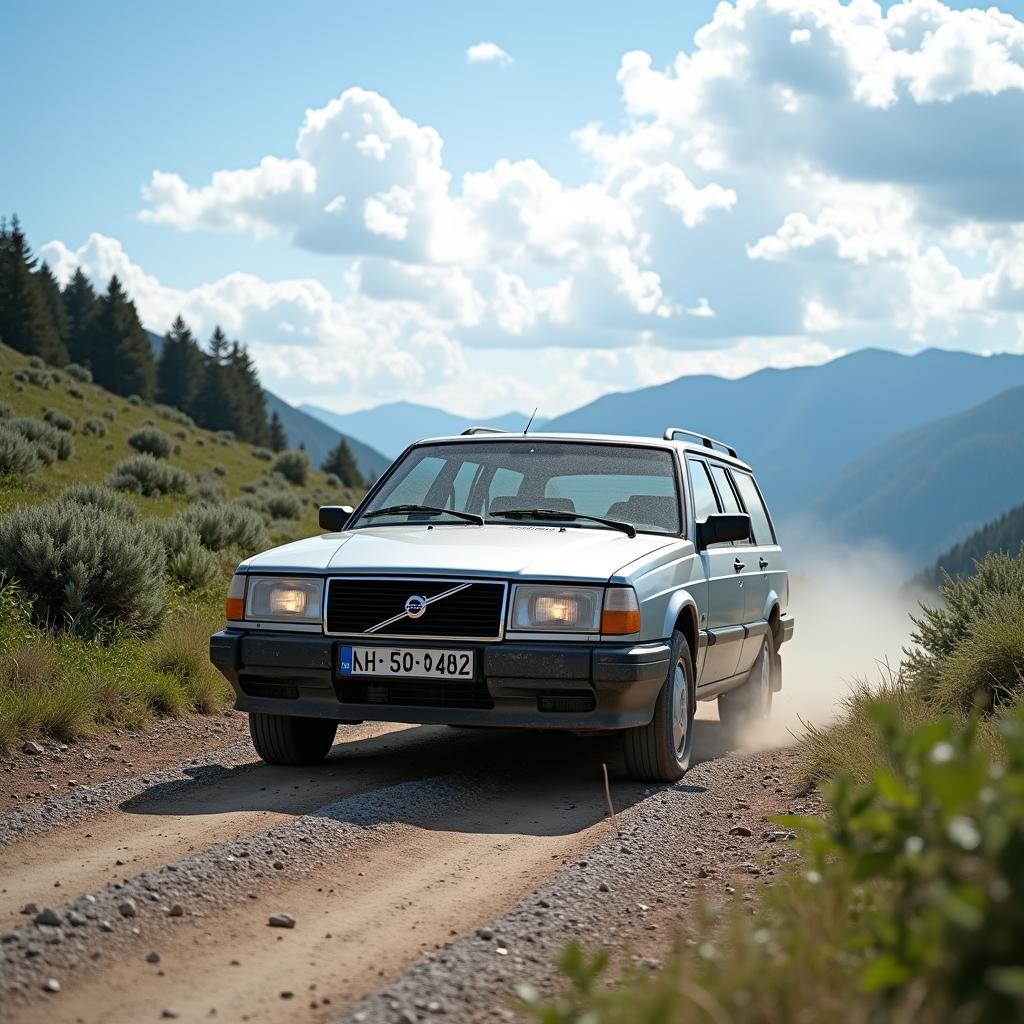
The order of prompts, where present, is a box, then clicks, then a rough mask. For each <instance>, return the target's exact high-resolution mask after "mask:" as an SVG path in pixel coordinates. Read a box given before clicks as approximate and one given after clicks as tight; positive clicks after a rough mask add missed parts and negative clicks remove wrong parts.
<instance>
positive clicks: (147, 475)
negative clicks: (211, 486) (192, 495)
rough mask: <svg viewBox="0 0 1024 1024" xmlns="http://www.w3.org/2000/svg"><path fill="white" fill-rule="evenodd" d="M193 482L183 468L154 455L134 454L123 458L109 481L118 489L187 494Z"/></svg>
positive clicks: (143, 492)
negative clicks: (171, 464) (169, 463)
mask: <svg viewBox="0 0 1024 1024" xmlns="http://www.w3.org/2000/svg"><path fill="white" fill-rule="evenodd" d="M191 482H192V478H191V476H190V475H189V474H188V473H186V472H185V471H184V470H183V469H178V468H177V467H175V466H170V465H168V464H167V463H166V462H163V461H161V460H160V459H157V458H154V457H153V456H152V455H133V456H131V457H130V458H127V459H122V460H121V461H120V462H119V463H118V464H117V465H116V466H115V467H114V472H113V474H112V475H111V477H110V479H109V480H108V481H107V483H108V484H109V485H110V486H111V487H113V488H114V489H115V490H118V491H134V492H136V493H137V494H142V495H145V496H147V497H148V496H152V495H154V494H186V493H187V492H188V489H189V485H190V484H191Z"/></svg>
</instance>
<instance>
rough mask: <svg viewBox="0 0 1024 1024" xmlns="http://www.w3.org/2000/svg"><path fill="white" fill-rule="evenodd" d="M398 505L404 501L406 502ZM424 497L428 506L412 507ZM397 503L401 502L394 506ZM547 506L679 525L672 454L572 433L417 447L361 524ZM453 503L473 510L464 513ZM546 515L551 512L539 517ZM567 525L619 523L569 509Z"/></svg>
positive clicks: (466, 517)
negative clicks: (574, 437) (578, 438)
mask: <svg viewBox="0 0 1024 1024" xmlns="http://www.w3.org/2000/svg"><path fill="white" fill-rule="evenodd" d="M396 506H404V507H403V508H402V509H400V510H399V509H397V508H396ZM409 506H419V508H409ZM388 509H393V510H394V511H387V512H385V511H384V510H388ZM534 509H544V510H548V511H555V512H561V513H577V514H579V515H581V516H600V517H602V518H605V519H610V520H615V521H616V522H620V523H629V524H631V525H632V526H634V527H635V528H636V529H637V530H638V531H640V532H642V533H665V534H679V532H680V531H681V523H680V519H679V492H678V488H677V484H676V473H675V462H674V460H673V457H672V454H671V453H670V452H667V451H663V450H661V449H657V448H645V447H640V446H636V447H633V446H630V445H624V444H619V445H616V444H585V443H576V442H566V441H542V440H538V441H532V440H531V441H498V440H495V441H486V442H485V441H473V442H466V443H462V444H460V443H457V442H456V443H450V444H436V445H419V446H417V447H416V448H413V449H412V450H411V451H410V452H409V453H408V454H407V455H406V456H405V457H404V458H403V459H402V460H401V461H400V462H399V464H398V465H397V466H396V467H395V469H394V470H393V471H392V472H391V474H390V475H389V476H388V477H387V479H386V480H385V481H384V483H383V485H382V486H381V489H380V490H379V491H378V492H377V493H376V494H375V495H374V496H373V500H372V501H371V502H370V503H369V504H368V505H367V507H366V508H365V509H364V510H363V511H362V514H361V515H360V517H359V519H358V520H357V521H356V522H355V523H354V524H353V526H355V527H360V526H371V525H372V526H381V525H387V524H395V523H403V524H404V523H410V522H423V523H427V522H429V523H431V524H433V525H441V524H445V525H455V524H459V523H463V524H465V523H466V522H467V521H470V520H471V519H475V517H477V516H480V517H483V519H484V520H485V521H487V522H493V523H504V524H506V525H508V524H510V523H513V522H515V523H522V522H529V521H530V517H529V516H523V517H517V518H516V519H514V520H513V519H509V518H507V517H504V516H502V515H501V513H506V512H515V511H519V510H525V511H530V510H534ZM445 510H448V511H450V512H458V513H462V514H463V515H462V516H460V517H458V518H456V517H455V516H453V515H446V514H444V513H445ZM536 520H537V522H542V521H544V520H543V519H542V518H541V517H539V516H538V517H536ZM558 525H559V526H564V527H565V528H567V529H572V528H578V529H612V528H613V527H611V526H607V525H605V524H601V523H595V522H592V521H587V520H585V519H578V520H573V519H571V518H570V517H569V516H566V517H564V518H560V520H559V522H558Z"/></svg>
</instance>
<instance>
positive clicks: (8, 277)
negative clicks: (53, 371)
mask: <svg viewBox="0 0 1024 1024" xmlns="http://www.w3.org/2000/svg"><path fill="white" fill-rule="evenodd" d="M35 265H36V260H35V257H34V256H33V255H32V252H31V250H30V249H29V247H28V242H27V241H26V239H25V234H24V232H23V231H22V230H21V224H20V223H19V222H18V218H17V217H14V218H12V220H11V226H10V228H8V227H7V225H6V223H0V341H3V342H4V344H6V345H10V346H11V348H15V349H17V350H18V351H19V352H24V353H26V354H28V355H34V356H41V357H42V358H43V359H45V360H46V361H47V362H50V363H57V364H60V365H63V363H65V362H66V361H67V353H66V352H65V351H64V346H63V343H62V342H61V339H60V337H59V336H58V334H57V332H56V330H55V329H54V327H53V323H52V322H51V319H50V315H49V313H48V311H47V308H46V302H45V300H44V298H43V295H42V293H41V290H40V287H39V282H38V280H37V279H36V276H35V274H34V273H33V271H34V270H35Z"/></svg>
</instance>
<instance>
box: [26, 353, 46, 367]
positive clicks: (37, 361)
mask: <svg viewBox="0 0 1024 1024" xmlns="http://www.w3.org/2000/svg"><path fill="white" fill-rule="evenodd" d="M28 365H29V366H31V367H32V369H33V370H45V369H46V360H45V359H43V357H42V356H29V357H28Z"/></svg>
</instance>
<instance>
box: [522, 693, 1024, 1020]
mask: <svg viewBox="0 0 1024 1024" xmlns="http://www.w3.org/2000/svg"><path fill="white" fill-rule="evenodd" d="M873 713H874V721H875V730H876V732H877V733H878V735H879V743H880V744H881V746H882V747H883V748H884V750H885V752H886V758H887V761H888V762H889V763H890V764H891V765H892V766H893V768H892V770H891V771H886V770H879V771H878V772H877V774H876V777H875V778H874V779H873V780H872V781H870V782H868V783H866V784H864V785H854V784H852V783H851V782H850V780H849V779H845V778H838V779H837V780H836V781H835V782H834V783H833V784H832V785H830V786H829V787H827V789H826V790H825V796H826V800H827V802H828V804H829V813H828V814H827V815H826V816H825V817H824V818H819V817H807V818H803V817H800V818H798V817H784V818H777V819H774V820H775V821H776V823H777V825H778V826H780V827H782V828H786V829H792V830H793V831H794V832H796V833H797V834H798V837H799V839H798V842H799V847H800V850H801V853H802V865H801V870H799V871H796V870H794V871H787V872H783V873H782V875H781V877H780V878H778V879H777V880H776V881H775V883H774V884H773V885H772V886H771V887H770V888H766V889H765V890H764V891H763V895H762V898H761V901H760V906H759V907H758V908H757V909H755V910H753V913H751V911H750V909H748V908H747V907H746V906H745V905H744V904H742V903H741V902H740V901H739V900H734V901H732V903H731V904H730V905H729V907H728V908H727V910H726V913H725V914H724V915H723V918H724V920H721V921H720V922H719V923H718V926H717V928H715V929H711V928H705V929H704V931H705V937H704V938H703V940H701V939H698V940H696V941H695V942H694V944H693V946H685V947H681V948H679V950H678V951H677V952H676V953H675V954H673V956H672V957H671V958H670V960H669V961H668V962H667V963H666V965H665V967H664V969H663V970H661V971H658V972H654V973H652V972H650V971H641V970H639V969H633V970H627V972H626V973H625V976H624V977H623V978H622V979H621V980H622V984H620V985H619V986H614V987H611V988H609V987H607V986H606V985H605V984H604V979H603V977H602V975H603V973H604V972H605V970H606V967H607V964H608V961H609V958H608V956H607V954H598V955H596V956H589V955H586V954H584V953H583V952H582V950H581V949H580V948H579V947H578V946H574V947H571V948H570V949H569V950H567V951H566V952H565V953H564V954H563V957H562V968H563V970H564V971H565V973H566V974H567V976H568V978H569V982H570V986H569V988H568V990H567V991H566V992H564V993H563V994H561V995H559V996H557V997H555V998H554V999H553V1000H550V1001H546V1000H543V999H542V998H541V997H540V996H539V995H538V994H537V993H536V992H535V991H533V990H532V989H530V988H529V987H527V986H522V987H520V995H521V997H523V999H524V1002H525V1004H526V1006H525V1008H526V1009H527V1010H528V1011H529V1012H530V1013H531V1014H532V1015H533V1016H534V1017H535V1019H537V1020H538V1021H543V1022H544V1024H584V1022H586V1024H674V1022H683V1021H686V1022H694V1024H712V1022H727V1021H728V1022H732V1021H735V1022H744V1024H781V1022H786V1021H793V1022H808V1024H809V1022H818V1021H851V1022H863V1024H869V1022H873V1021H878V1022H892V1024H911V1022H916V1024H947V1022H953V1021H956V1022H968V1021H969V1022H975V1024H982V1022H990V1021H991V1022H997V1021H998V1022H1011V1021H1020V1020H1021V1016H1022V1004H1021V991H1022V984H1021V982H1022V979H1024V944H1022V943H1021V941H1020V936H1021V935H1022V934H1024V856H1022V855H1021V852H1022V845H1024V836H1022V832H1021V822H1022V821H1024V710H1018V711H1017V713H1016V714H1015V715H1014V716H1012V717H1010V718H1008V719H1007V720H1006V721H1005V722H1004V725H1003V729H1004V732H1003V748H1002V751H1001V758H1002V760H1001V763H1000V762H997V761H994V760H993V759H992V758H991V756H990V755H989V753H988V751H987V750H986V749H985V748H984V747H983V746H982V745H980V744H979V743H978V742H977V735H976V731H975V728H974V725H973V724H972V723H968V724H966V725H964V726H957V725H955V724H954V723H953V722H951V721H949V720H947V721H942V722H937V723H934V722H933V723H929V724H927V725H924V726H922V727H920V728H918V729H913V730H907V729H905V728H904V727H903V726H901V724H900V723H899V721H898V720H896V719H895V718H893V717H892V716H891V715H890V713H889V712H888V710H887V709H886V707H885V705H882V704H878V705H875V708H874V711H873Z"/></svg>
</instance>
